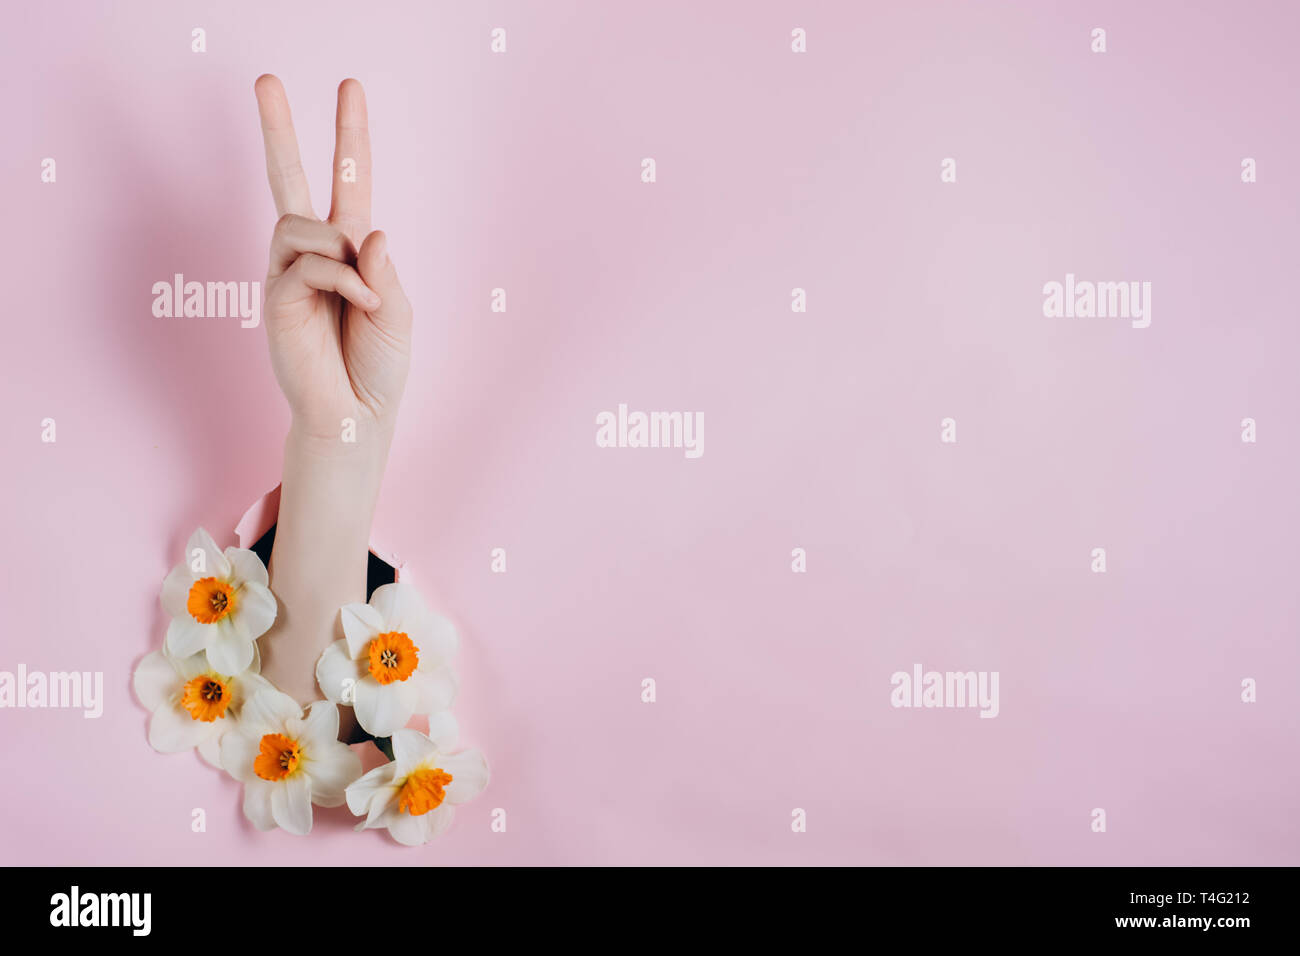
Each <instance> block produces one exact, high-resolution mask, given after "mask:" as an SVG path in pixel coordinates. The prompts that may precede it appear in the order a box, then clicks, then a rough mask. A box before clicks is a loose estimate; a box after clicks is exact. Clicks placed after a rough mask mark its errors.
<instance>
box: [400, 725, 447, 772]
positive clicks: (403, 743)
mask: <svg viewBox="0 0 1300 956" xmlns="http://www.w3.org/2000/svg"><path fill="white" fill-rule="evenodd" d="M437 756H438V748H437V746H436V745H435V744H434V742H433V741H432V740H430V739H429V738H428V737H426V736H424V734H422V733H420V732H419V731H418V730H406V729H403V730H399V731H397V732H396V733H395V734H393V763H395V764H396V765H397V769H396V772H395V773H394V775H393V776H394V779H397V780H403V779H405V778H406V776H407V775H408V774H410V773H411V772H412V771H414V770H417V769H419V768H420V767H422V766H424V765H425V764H426V763H428V762H429V761H430V760H433V759H434V758H435V757H437Z"/></svg>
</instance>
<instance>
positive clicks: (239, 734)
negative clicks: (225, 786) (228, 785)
mask: <svg viewBox="0 0 1300 956" xmlns="http://www.w3.org/2000/svg"><path fill="white" fill-rule="evenodd" d="M261 742H262V737H261V734H256V735H254V734H248V733H244V732H243V729H242V726H241V727H237V728H235V729H232V730H230V731H229V732H227V733H226V734H224V735H223V736H222V738H221V769H222V770H224V771H226V773H228V774H230V775H231V776H232V777H234V778H235V779H236V780H240V781H242V782H244V783H245V784H251V783H255V782H257V781H260V780H262V778H261V777H259V776H258V775H257V773H256V772H255V771H254V770H253V763H254V761H256V760H257V754H258V751H259V749H260V747H261ZM263 782H265V781H263ZM249 819H250V820H251V819H252V817H249Z"/></svg>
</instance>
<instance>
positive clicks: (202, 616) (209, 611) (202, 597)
mask: <svg viewBox="0 0 1300 956" xmlns="http://www.w3.org/2000/svg"><path fill="white" fill-rule="evenodd" d="M234 607H235V592H234V591H232V590H231V588H230V585H229V584H227V583H226V582H225V581H218V580H217V579H216V578H199V579H198V580H197V581H195V582H194V584H193V585H191V586H190V596H189V600H187V601H186V602H185V609H186V610H187V611H189V612H190V615H191V616H192V617H193V618H194V620H196V621H198V622H199V623H200V624H216V623H217V622H218V621H219V620H221V619H222V618H223V617H225V616H226V615H227V614H229V613H230V612H231V611H232V610H234Z"/></svg>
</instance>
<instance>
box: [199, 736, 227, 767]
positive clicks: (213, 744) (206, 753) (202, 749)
mask: <svg viewBox="0 0 1300 956" xmlns="http://www.w3.org/2000/svg"><path fill="white" fill-rule="evenodd" d="M221 737H222V735H221V734H213V735H212V736H211V737H207V738H205V739H204V740H201V741H200V742H199V747H198V750H199V756H200V757H202V758H203V760H204V761H205V762H206V763H208V764H209V765H211V766H213V767H216V768H217V769H218V770H220V769H222V767H221Z"/></svg>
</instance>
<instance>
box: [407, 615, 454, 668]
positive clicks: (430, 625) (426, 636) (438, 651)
mask: <svg viewBox="0 0 1300 956" xmlns="http://www.w3.org/2000/svg"><path fill="white" fill-rule="evenodd" d="M409 637H410V638H411V640H412V641H414V642H415V646H416V647H418V648H419V649H420V666H421V667H424V666H426V665H427V666H428V667H430V668H434V667H437V666H438V665H440V664H445V663H447V662H448V661H450V660H451V659H452V658H453V657H455V656H456V650H457V648H458V647H459V645H460V638H459V637H458V636H457V634H456V626H455V625H454V624H452V623H451V621H449V620H447V619H446V618H445V617H443V616H442V615H441V614H433V613H428V614H426V615H425V616H424V618H423V620H421V621H420V623H419V624H418V625H417V626H416V630H415V632H414V633H412V634H410V635H409Z"/></svg>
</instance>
